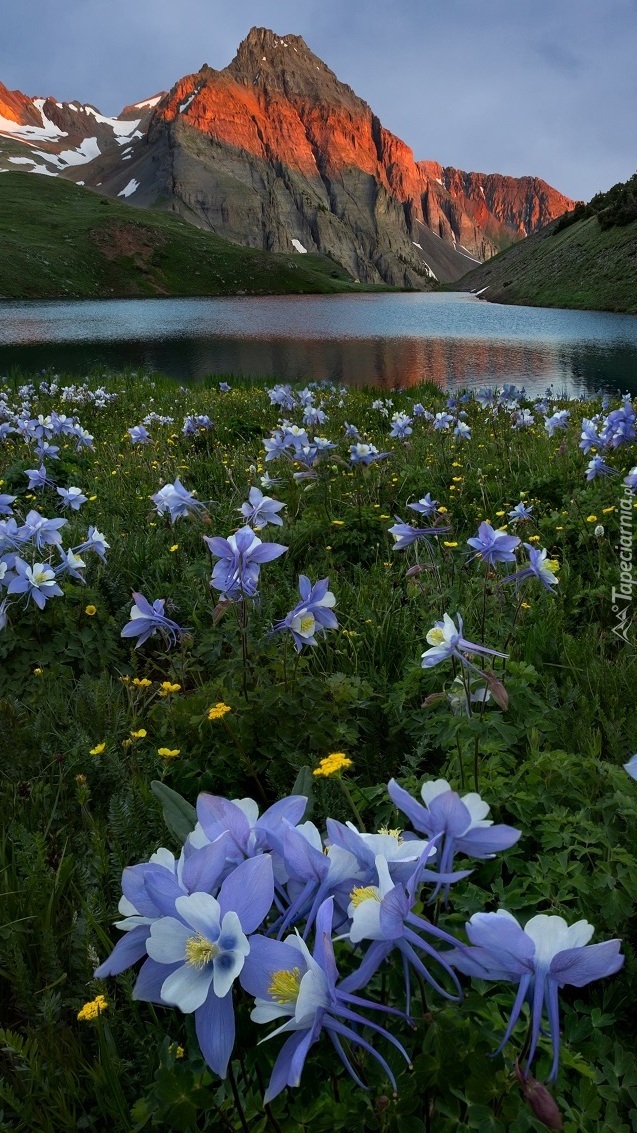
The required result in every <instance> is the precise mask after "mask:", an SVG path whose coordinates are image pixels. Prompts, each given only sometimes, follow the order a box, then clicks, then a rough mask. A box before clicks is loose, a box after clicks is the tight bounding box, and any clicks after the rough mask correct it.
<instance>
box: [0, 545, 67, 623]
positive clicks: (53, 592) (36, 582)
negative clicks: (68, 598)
mask: <svg viewBox="0 0 637 1133" xmlns="http://www.w3.org/2000/svg"><path fill="white" fill-rule="evenodd" d="M13 569H14V571H15V577H14V578H12V580H11V582H10V583H9V585H8V586H7V594H26V595H27V602H28V601H29V599H30V598H32V599H33V601H34V602H35V604H36V606H37V607H38V609H39V610H43V609H44V607H45V606H46V603H47V601H48V600H49V598H58V597H60V595H61V594H62V593H63V591H62V590H60V587H59V586H58V585H57V583H56V581H55V571H54V570H53V569H52V568H51V567H50V566H48V565H47V564H46V563H33V566H30V565H29V563H26V562H25V561H24V559H21V558H20V556H19V555H16V556H15V559H14V563H13Z"/></svg>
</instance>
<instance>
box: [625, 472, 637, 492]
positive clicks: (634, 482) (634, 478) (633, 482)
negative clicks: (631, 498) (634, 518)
mask: <svg viewBox="0 0 637 1133" xmlns="http://www.w3.org/2000/svg"><path fill="white" fill-rule="evenodd" d="M623 482H624V484H625V485H626V487H627V488H630V490H631V492H632V493H633V495H635V494H636V493H637V465H635V467H634V468H631V470H630V472H629V473H628V475H627V476H626V477H625V478H624V481H623Z"/></svg>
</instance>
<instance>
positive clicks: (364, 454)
mask: <svg viewBox="0 0 637 1133" xmlns="http://www.w3.org/2000/svg"><path fill="white" fill-rule="evenodd" d="M387 456H391V453H390V452H379V451H378V449H377V448H376V445H372V444H356V445H350V449H349V458H350V461H351V463H352V464H362V465H364V466H368V465H370V464H374V463H375V462H376V461H377V460H384V459H385V457H387Z"/></svg>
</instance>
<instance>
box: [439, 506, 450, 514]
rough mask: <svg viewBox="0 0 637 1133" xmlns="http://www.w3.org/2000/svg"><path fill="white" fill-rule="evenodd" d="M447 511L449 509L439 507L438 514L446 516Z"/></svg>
mask: <svg viewBox="0 0 637 1133" xmlns="http://www.w3.org/2000/svg"><path fill="white" fill-rule="evenodd" d="M448 510H449V509H448V508H446V507H439V508H438V512H439V514H440V515H446V514H447V512H448Z"/></svg>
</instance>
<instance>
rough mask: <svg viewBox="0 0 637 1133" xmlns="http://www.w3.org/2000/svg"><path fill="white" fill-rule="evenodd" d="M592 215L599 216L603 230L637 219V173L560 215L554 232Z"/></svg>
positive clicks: (621, 225)
mask: <svg viewBox="0 0 637 1133" xmlns="http://www.w3.org/2000/svg"><path fill="white" fill-rule="evenodd" d="M591 216H594V217H597V221H598V223H599V226H600V228H601V229H602V230H606V229H607V228H616V227H623V226H624V225H626V224H632V222H633V221H634V220H637V173H633V176H632V177H630V178H629V179H628V181H618V182H617V184H616V185H613V186H612V188H610V189H608V190H607V191H606V192H605V193H595V196H594V197H591V199H590V201H589V202H588V204H584V202H583V201H580V202H579V203H578V204H577V205H576V206H575V208H574V209H571V211H570V212H565V213H564V215H563V216H562V217H560V219H559V220H558V222H557V224H556V225H555V228H554V229H553V232H554V233H558V232H562V231H563V230H564V229H565V228H568V227H569V226H570V225H571V224H575V223H576V222H577V221H578V220H584V219H585V218H588V217H591Z"/></svg>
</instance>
